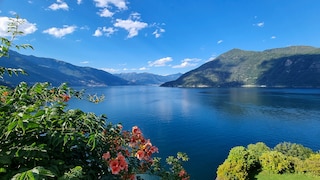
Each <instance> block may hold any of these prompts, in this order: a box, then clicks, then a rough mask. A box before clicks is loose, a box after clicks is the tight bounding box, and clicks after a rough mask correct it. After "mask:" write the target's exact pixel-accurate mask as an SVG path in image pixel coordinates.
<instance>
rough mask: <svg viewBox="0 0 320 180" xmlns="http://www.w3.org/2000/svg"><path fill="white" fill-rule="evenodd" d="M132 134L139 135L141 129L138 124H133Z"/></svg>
mask: <svg viewBox="0 0 320 180" xmlns="http://www.w3.org/2000/svg"><path fill="white" fill-rule="evenodd" d="M132 134H134V135H141V134H142V133H141V130H140V129H139V128H138V126H133V127H132Z"/></svg>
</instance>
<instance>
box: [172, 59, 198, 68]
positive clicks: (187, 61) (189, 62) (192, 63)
mask: <svg viewBox="0 0 320 180" xmlns="http://www.w3.org/2000/svg"><path fill="white" fill-rule="evenodd" d="M199 61H201V59H198V58H186V59H184V60H182V61H181V64H179V65H176V66H172V68H186V67H193V66H197V65H198V63H197V62H199Z"/></svg>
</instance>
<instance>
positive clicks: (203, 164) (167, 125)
mask: <svg viewBox="0 0 320 180" xmlns="http://www.w3.org/2000/svg"><path fill="white" fill-rule="evenodd" d="M86 92H87V93H91V94H95V93H97V94H98V95H99V94H104V95H105V97H106V99H105V101H103V102H102V103H100V104H93V103H89V102H86V101H79V100H72V101H70V103H69V104H70V105H69V106H70V108H80V109H82V110H84V111H86V112H95V113H96V114H106V115H107V117H108V121H110V122H112V123H118V122H121V123H122V124H123V126H124V129H127V130H130V129H131V127H132V126H134V125H138V126H139V127H140V128H141V129H142V132H143V133H144V135H145V136H146V137H147V138H150V139H151V142H152V143H153V144H154V145H156V146H157V147H158V148H159V151H160V152H159V154H158V156H160V157H166V156H168V155H175V154H176V153H177V152H179V151H181V152H186V153H187V154H188V156H189V158H190V160H189V161H188V162H187V163H185V167H186V169H187V171H188V172H189V173H190V174H191V177H192V178H191V179H197V180H198V179H199V180H202V179H214V178H215V176H216V169H217V167H218V166H219V165H220V164H221V163H222V162H223V161H224V159H225V158H226V157H227V155H228V153H229V150H230V149H231V148H232V147H234V146H239V145H241V146H247V145H248V144H251V143H256V142H261V141H262V142H265V143H266V144H267V145H268V146H269V147H274V146H275V145H277V144H278V143H280V142H284V141H287V142H294V143H299V144H303V145H304V146H306V147H309V148H311V149H313V150H315V151H316V150H320V89H266V88H231V89H220V88H219V89H216V88H208V89H185V88H163V87H152V86H119V87H106V88H92V89H87V90H86Z"/></svg>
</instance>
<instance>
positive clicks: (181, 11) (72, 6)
mask: <svg viewBox="0 0 320 180" xmlns="http://www.w3.org/2000/svg"><path fill="white" fill-rule="evenodd" d="M14 14H18V15H19V16H20V17H21V18H22V19H24V20H25V24H24V25H23V26H21V30H23V31H24V32H25V35H24V36H21V37H18V39H17V40H16V42H15V43H17V44H19V43H30V44H32V45H33V47H34V48H35V49H34V50H23V51H20V52H21V53H23V54H31V55H35V56H40V57H49V58H54V59H57V60H63V61H66V62H69V63H72V64H74V65H78V66H90V67H94V68H98V69H103V70H106V71H108V72H110V73H122V72H138V73H141V72H148V73H154V74H161V75H167V74H173V73H178V72H181V73H185V72H187V71H190V70H192V69H195V68H197V67H199V66H200V65H202V64H204V63H205V62H208V61H210V60H212V59H214V58H215V57H217V56H218V55H220V54H222V53H224V52H226V51H228V50H231V49H233V48H240V49H243V50H255V51H262V50H265V49H271V48H278V47H286V46H291V45H310V46H315V47H320V1H319V0H198V1H196V0H0V35H1V36H6V24H7V20H8V17H14Z"/></svg>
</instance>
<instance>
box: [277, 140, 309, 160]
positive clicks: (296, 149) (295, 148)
mask: <svg viewBox="0 0 320 180" xmlns="http://www.w3.org/2000/svg"><path fill="white" fill-rule="evenodd" d="M274 150H275V151H278V152H281V153H282V154H284V155H286V156H292V157H297V158H299V159H302V160H304V159H307V158H308V157H310V155H311V154H312V153H313V151H312V150H311V149H310V148H307V147H304V146H302V145H301V144H296V143H290V142H283V143H280V144H278V145H276V146H275V147H274Z"/></svg>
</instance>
